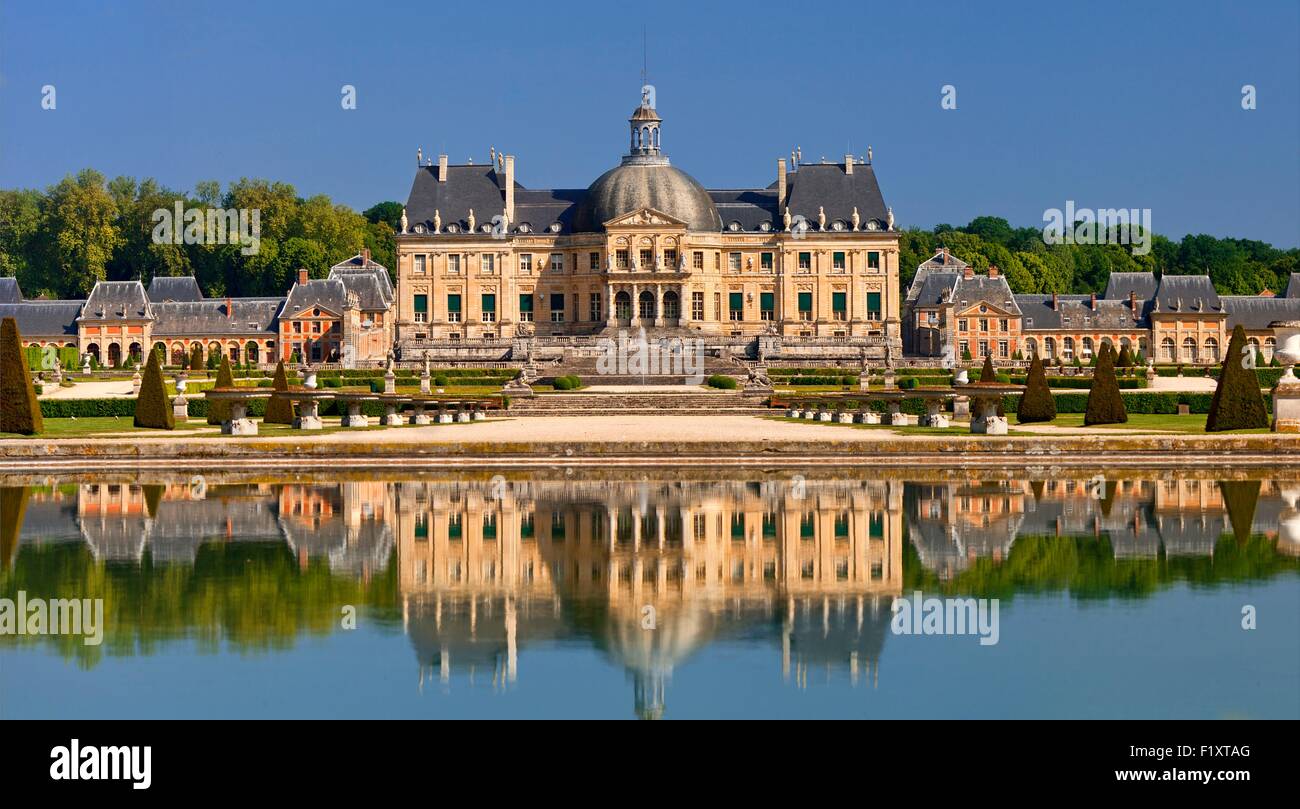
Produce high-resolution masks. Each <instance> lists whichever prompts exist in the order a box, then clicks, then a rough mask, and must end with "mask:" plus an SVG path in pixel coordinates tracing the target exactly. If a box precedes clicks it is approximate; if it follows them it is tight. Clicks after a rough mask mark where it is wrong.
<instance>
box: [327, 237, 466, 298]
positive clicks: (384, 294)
mask: <svg viewBox="0 0 1300 809" xmlns="http://www.w3.org/2000/svg"><path fill="white" fill-rule="evenodd" d="M475 216H477V214H475ZM329 277H330V278H331V279H334V280H338V281H342V282H343V285H344V286H346V287H347V288H348V291H349V292H353V293H355V294H356V296H357V300H358V302H359V304H360V307H361V308H362V309H363V310H366V311H381V310H385V309H388V308H389V307H390V306H392V305H393V300H394V298H396V293H395V292H394V291H393V280H392V278H391V277H389V275H388V269H387V268H386V267H384V265H382V264H380V263H378V262H377V261H373V260H368V259H366V258H365V257H363V256H361V255H357V256H353V257H352V258H350V259H348V260H347V261H342V262H339V263H338V264H335V265H334V266H333V267H331V268H330V274H329Z"/></svg>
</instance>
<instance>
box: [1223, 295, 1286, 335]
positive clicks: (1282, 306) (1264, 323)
mask: <svg viewBox="0 0 1300 809" xmlns="http://www.w3.org/2000/svg"><path fill="white" fill-rule="evenodd" d="M1221 300H1222V302H1223V310H1224V311H1225V312H1227V313H1228V322H1227V328H1228V329H1229V330H1231V329H1235V328H1236V327H1237V326H1238V325H1240V326H1242V327H1243V328H1245V329H1247V330H1252V331H1259V330H1263V329H1267V328H1268V327H1269V326H1270V325H1271V324H1273V323H1276V322H1278V321H1280V320H1300V298H1267V297H1264V296H1262V295H1224V296H1223V297H1222V298H1221Z"/></svg>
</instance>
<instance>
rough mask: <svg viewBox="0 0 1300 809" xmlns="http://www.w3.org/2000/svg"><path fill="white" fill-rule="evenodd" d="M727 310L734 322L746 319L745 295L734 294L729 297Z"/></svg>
mask: <svg viewBox="0 0 1300 809" xmlns="http://www.w3.org/2000/svg"><path fill="white" fill-rule="evenodd" d="M727 309H728V311H729V312H730V313H731V319H732V320H744V319H745V293H743V292H732V293H729V294H728V295H727Z"/></svg>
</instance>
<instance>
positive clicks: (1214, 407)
mask: <svg viewBox="0 0 1300 809" xmlns="http://www.w3.org/2000/svg"><path fill="white" fill-rule="evenodd" d="M1248 351H1249V348H1247V345H1246V330H1245V329H1244V328H1243V327H1242V326H1241V324H1240V323H1239V324H1237V327H1236V328H1235V329H1233V330H1232V340H1231V341H1229V343H1228V351H1227V353H1226V354H1225V355H1224V357H1223V366H1222V368H1221V370H1220V371H1219V385H1218V387H1216V388H1215V389H1214V401H1213V402H1212V403H1211V404H1210V415H1209V417H1208V418H1207V419H1206V420H1205V431H1206V432H1207V433H1217V432H1223V431H1224V430H1254V429H1262V428H1265V427H1268V424H1269V422H1268V413H1267V411H1266V410H1265V409H1264V397H1263V395H1262V394H1261V393H1260V391H1259V377H1257V376H1256V375H1255V372H1254V370H1253V369H1250V368H1246V367H1245V366H1244V365H1243V364H1242V363H1243V359H1244V358H1245V356H1246V352H1248Z"/></svg>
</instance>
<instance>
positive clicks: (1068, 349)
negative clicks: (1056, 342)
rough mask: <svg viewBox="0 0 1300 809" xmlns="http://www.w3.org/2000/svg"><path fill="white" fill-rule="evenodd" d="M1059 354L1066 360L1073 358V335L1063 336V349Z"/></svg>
mask: <svg viewBox="0 0 1300 809" xmlns="http://www.w3.org/2000/svg"><path fill="white" fill-rule="evenodd" d="M1061 356H1062V357H1064V358H1065V359H1067V360H1072V359H1074V338H1073V337H1067V338H1065V349H1064V350H1063V351H1062V352H1061Z"/></svg>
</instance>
